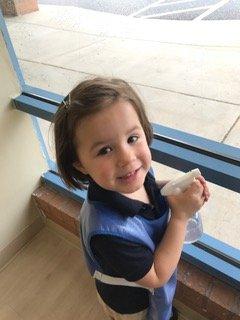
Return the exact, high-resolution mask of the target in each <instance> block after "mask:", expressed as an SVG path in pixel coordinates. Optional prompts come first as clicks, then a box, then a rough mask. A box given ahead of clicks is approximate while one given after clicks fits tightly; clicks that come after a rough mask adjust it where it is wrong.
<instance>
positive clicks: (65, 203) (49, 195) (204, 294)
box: [32, 185, 240, 320]
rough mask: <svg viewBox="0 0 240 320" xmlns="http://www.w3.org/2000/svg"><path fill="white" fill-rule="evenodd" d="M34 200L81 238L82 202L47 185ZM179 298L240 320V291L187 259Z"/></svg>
mask: <svg viewBox="0 0 240 320" xmlns="http://www.w3.org/2000/svg"><path fill="white" fill-rule="evenodd" d="M32 197H33V199H34V201H35V203H36V205H37V207H38V208H39V210H40V211H41V212H42V213H43V214H44V215H45V216H46V217H47V218H49V219H50V220H52V221H54V222H55V223H57V224H58V225H60V226H62V227H63V228H65V229H66V230H68V231H70V232H71V233H73V234H74V235H76V236H79V213H80V209H81V204H80V203H79V202H78V201H76V200H74V199H71V198H70V197H68V196H66V195H62V194H60V193H59V192H57V191H56V190H53V189H51V188H49V187H47V186H45V185H43V186H41V187H39V188H38V189H37V190H35V192H34V193H33V194H32ZM176 299H177V300H178V301H180V303H182V304H184V305H185V306H186V307H188V308H190V309H191V310H193V311H195V312H197V313H198V314H200V315H202V316H203V317H205V318H206V319H209V320H213V319H214V320H228V319H229V320H239V319H240V304H239V301H240V293H239V291H238V290H236V289H235V288H233V287H231V286H230V285H228V284H226V283H225V282H223V281H221V280H219V279H217V278H215V277H214V276H211V275H209V274H208V273H206V272H204V271H203V270H201V269H199V268H197V267H196V266H194V265H192V264H190V263H188V262H186V261H184V260H183V259H181V260H180V262H179V266H178V286H177V292H176Z"/></svg>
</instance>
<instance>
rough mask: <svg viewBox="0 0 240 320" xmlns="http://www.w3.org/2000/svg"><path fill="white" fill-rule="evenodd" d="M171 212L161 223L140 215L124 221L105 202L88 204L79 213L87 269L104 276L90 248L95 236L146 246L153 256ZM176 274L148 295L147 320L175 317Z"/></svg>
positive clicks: (167, 211)
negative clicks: (109, 236)
mask: <svg viewBox="0 0 240 320" xmlns="http://www.w3.org/2000/svg"><path fill="white" fill-rule="evenodd" d="M168 215H169V210H168V209H167V210H166V212H164V214H163V215H162V216H161V217H159V218H158V219H154V220H147V219H144V218H143V217H141V216H139V215H135V216H134V217H123V216H122V215H121V214H119V213H118V212H117V211H116V210H113V209H111V208H109V207H108V206H106V205H104V204H103V203H102V202H98V201H89V200H86V201H85V202H84V204H83V206H82V209H81V213H80V228H81V239H82V244H83V250H84V254H85V258H86V262H87V266H88V269H89V271H90V273H91V275H92V276H93V275H94V273H95V272H96V271H99V272H100V273H101V272H103V270H102V268H101V266H100V265H99V264H98V262H97V261H96V260H95V258H94V255H93V253H92V251H91V248H90V240H91V237H92V236H94V235H112V236H116V237H121V238H123V239H126V240H129V241H132V242H135V243H139V244H142V245H145V246H147V247H148V248H149V249H150V250H151V251H152V252H154V251H155V248H156V246H157V245H158V243H159V242H160V241H161V239H162V237H163V235H164V232H165V230H166V227H167V222H168ZM176 283H177V278H176V272H174V274H173V275H172V276H171V278H170V279H169V281H168V282H167V283H166V284H165V285H164V286H163V287H161V288H157V289H154V293H153V294H151V293H150V292H149V295H150V296H149V297H150V299H149V308H148V315H147V320H169V319H170V317H171V315H172V301H173V297H174V293H175V289H176Z"/></svg>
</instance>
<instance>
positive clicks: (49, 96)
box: [22, 84, 64, 105]
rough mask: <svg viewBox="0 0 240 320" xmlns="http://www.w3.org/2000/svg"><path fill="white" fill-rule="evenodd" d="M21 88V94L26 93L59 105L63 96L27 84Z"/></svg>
mask: <svg viewBox="0 0 240 320" xmlns="http://www.w3.org/2000/svg"><path fill="white" fill-rule="evenodd" d="M22 89H23V95H27V96H29V97H32V98H34V99H39V100H44V101H45V102H48V103H53V104H54V105H59V104H60V103H61V102H62V100H63V98H64V96H62V95H60V94H57V93H54V92H50V91H47V90H44V89H40V88H36V87H32V86H29V85H27V84H25V85H24V86H23V88H22Z"/></svg>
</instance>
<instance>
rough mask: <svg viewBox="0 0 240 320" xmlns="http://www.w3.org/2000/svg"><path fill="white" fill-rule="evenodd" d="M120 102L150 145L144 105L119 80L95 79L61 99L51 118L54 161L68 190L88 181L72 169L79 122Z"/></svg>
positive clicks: (129, 88) (133, 92) (80, 186)
mask: <svg viewBox="0 0 240 320" xmlns="http://www.w3.org/2000/svg"><path fill="white" fill-rule="evenodd" d="M120 99H122V100H125V101H128V102H129V103H131V104H132V106H133V107H134V109H135V111H136V113H137V115H138V118H139V121H140V123H141V125H142V127H143V130H144V132H145V135H146V139H147V143H148V145H150V143H151V141H152V135H153V134H152V127H151V124H150V122H149V121H148V119H147V116H146V113H145V110H144V105H143V103H142V101H141V100H140V98H139V96H138V95H137V93H136V92H135V91H134V90H133V89H132V88H131V86H130V85H129V84H128V83H127V82H126V81H124V80H121V79H107V78H95V79H92V80H85V81H83V82H81V83H79V84H78V85H77V86H76V87H75V88H74V89H73V90H72V91H71V92H70V93H69V95H68V96H67V97H66V98H64V100H63V101H62V103H61V104H60V106H59V108H58V110H57V112H56V114H55V117H54V137H55V151H56V160H57V166H58V169H59V173H60V174H61V176H62V179H63V180H64V182H65V183H66V184H67V185H68V186H69V187H71V188H79V189H83V188H84V186H85V185H86V183H87V181H88V177H87V176H86V175H84V174H83V173H81V172H79V171H78V170H77V169H75V168H74V166H73V164H74V162H76V161H78V158H77V153H76V141H75V140H76V139H75V132H76V127H77V125H78V124H79V122H80V121H81V120H82V119H84V118H85V117H86V116H88V115H90V114H94V113H97V112H98V111H99V110H102V109H103V108H106V107H108V106H111V105H112V104H114V103H115V102H117V101H119V100H120Z"/></svg>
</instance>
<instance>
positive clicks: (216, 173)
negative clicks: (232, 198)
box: [151, 139, 240, 192]
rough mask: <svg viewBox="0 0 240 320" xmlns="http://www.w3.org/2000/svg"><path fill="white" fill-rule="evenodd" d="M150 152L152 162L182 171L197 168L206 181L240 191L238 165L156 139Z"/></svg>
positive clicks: (239, 169) (239, 168)
mask: <svg viewBox="0 0 240 320" xmlns="http://www.w3.org/2000/svg"><path fill="white" fill-rule="evenodd" d="M151 151H152V156H153V160H154V161H157V162H160V163H162V164H165V165H167V166H169V167H172V168H175V169H178V170H182V171H189V170H191V169H193V168H196V167H198V168H199V169H200V171H201V172H202V174H203V175H204V177H205V178H206V180H208V181H211V182H213V183H215V184H218V185H220V186H223V187H225V188H228V189H230V190H233V191H236V192H239V191H240V167H239V165H234V164H232V163H226V162H225V161H222V160H219V159H215V158H213V157H211V156H207V155H203V154H199V153H198V152H194V151H192V150H188V149H185V148H182V147H178V146H175V145H172V144H170V143H166V142H163V141H160V140H156V139H154V140H153V143H152V145H151Z"/></svg>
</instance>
